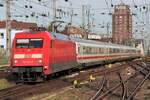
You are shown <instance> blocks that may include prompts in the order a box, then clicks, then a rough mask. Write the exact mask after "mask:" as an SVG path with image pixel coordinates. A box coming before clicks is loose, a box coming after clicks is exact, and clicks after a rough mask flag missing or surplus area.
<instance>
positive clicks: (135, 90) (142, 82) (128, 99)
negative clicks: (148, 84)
mask: <svg viewBox="0 0 150 100" xmlns="http://www.w3.org/2000/svg"><path fill="white" fill-rule="evenodd" d="M149 76H150V72H149V73H148V74H147V75H146V76H145V78H144V79H143V80H142V81H140V82H139V83H138V85H137V86H136V88H135V89H134V90H133V92H132V93H131V95H130V96H129V97H128V98H127V100H132V99H133V98H134V96H135V95H136V93H137V91H138V90H139V89H140V88H141V86H142V85H143V84H144V82H145V81H146V80H147V79H148V77H149Z"/></svg>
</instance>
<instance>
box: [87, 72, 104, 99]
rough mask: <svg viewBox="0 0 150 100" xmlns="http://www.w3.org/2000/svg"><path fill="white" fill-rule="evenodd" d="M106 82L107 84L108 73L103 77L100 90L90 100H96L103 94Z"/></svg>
mask: <svg viewBox="0 0 150 100" xmlns="http://www.w3.org/2000/svg"><path fill="white" fill-rule="evenodd" d="M105 82H106V73H105V75H104V77H103V80H102V83H101V87H100V89H99V90H98V91H97V92H96V94H95V95H94V96H93V97H92V98H91V99H90V100H96V98H97V97H98V96H99V95H100V94H101V92H102V90H103V88H104V85H105Z"/></svg>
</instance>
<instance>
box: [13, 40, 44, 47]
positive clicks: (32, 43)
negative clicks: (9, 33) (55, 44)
mask: <svg viewBox="0 0 150 100" xmlns="http://www.w3.org/2000/svg"><path fill="white" fill-rule="evenodd" d="M42 47H43V39H17V41H16V48H42Z"/></svg>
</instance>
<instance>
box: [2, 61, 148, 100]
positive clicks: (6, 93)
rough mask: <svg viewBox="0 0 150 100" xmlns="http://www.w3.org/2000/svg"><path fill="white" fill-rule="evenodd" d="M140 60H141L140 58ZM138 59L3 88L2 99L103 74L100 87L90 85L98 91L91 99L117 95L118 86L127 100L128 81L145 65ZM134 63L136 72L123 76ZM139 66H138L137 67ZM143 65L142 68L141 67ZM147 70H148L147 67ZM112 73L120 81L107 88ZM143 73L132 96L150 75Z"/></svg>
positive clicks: (36, 92) (23, 95) (70, 83)
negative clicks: (124, 71)
mask: <svg viewBox="0 0 150 100" xmlns="http://www.w3.org/2000/svg"><path fill="white" fill-rule="evenodd" d="M138 61H139V60H138ZM138 61H133V62H132V63H130V64H129V63H122V64H117V65H115V66H114V67H112V68H108V67H106V66H105V67H103V68H102V67H99V68H95V69H89V70H86V71H85V72H81V73H80V74H79V75H76V76H74V77H71V78H70V77H66V76H65V77H60V78H58V79H54V80H50V81H49V82H46V83H41V84H37V85H25V84H24V85H18V86H16V87H12V88H9V89H6V90H1V91H0V99H10V98H13V99H17V97H28V96H33V95H35V94H37V95H38V94H40V93H45V92H50V91H57V90H59V89H61V88H64V87H68V86H71V85H72V82H73V80H75V79H78V80H86V79H87V78H88V77H89V75H90V74H93V75H94V76H103V78H102V81H100V85H99V88H93V87H90V86H89V88H91V89H93V90H95V91H97V92H96V93H95V94H94V95H93V97H91V100H100V99H103V98H105V97H107V96H108V95H117V94H115V93H113V91H115V90H117V89H118V88H120V87H122V95H119V96H120V97H121V98H122V99H121V100H126V99H128V98H129V97H130V96H129V95H127V85H126V83H127V82H128V81H129V80H131V79H133V78H135V77H136V76H138V75H139V73H140V72H143V70H144V69H143V67H142V66H143V65H142V66H138V64H136V63H137V62H138ZM133 63H134V64H135V65H136V66H135V65H134V67H136V69H135V70H137V71H136V73H135V74H134V75H132V76H130V77H129V78H128V79H125V80H124V78H123V77H122V76H121V74H120V73H119V72H120V70H124V69H125V68H127V65H128V67H129V65H133ZM137 66H138V68H137ZM140 67H142V68H140ZM145 70H147V67H145ZM110 73H117V75H118V77H119V80H120V83H118V84H117V85H116V86H113V87H111V88H108V87H107V88H106V85H105V84H106V81H107V78H106V77H107V76H108V75H109V74H110ZM143 73H145V74H143V75H145V78H144V80H141V81H140V82H139V83H138V85H137V87H138V88H137V89H135V90H133V91H134V92H133V94H132V93H130V95H132V96H131V97H130V98H134V96H135V94H136V93H137V91H138V90H139V89H140V87H141V86H142V84H143V83H144V82H145V81H146V79H147V78H148V77H149V76H146V75H148V71H144V72H143ZM130 92H132V91H130Z"/></svg>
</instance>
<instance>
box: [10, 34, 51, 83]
mask: <svg viewBox="0 0 150 100" xmlns="http://www.w3.org/2000/svg"><path fill="white" fill-rule="evenodd" d="M45 35H46V34H43V33H36V34H31V33H17V34H16V35H15V38H14V40H13V45H12V58H11V66H12V72H13V76H14V78H15V80H17V81H19V82H20V81H21V82H22V81H23V82H32V81H34V82H35V81H43V78H44V77H45V75H46V74H49V72H50V71H49V67H48V65H49V62H48V61H49V48H48V47H49V44H50V42H49V41H50V40H49V39H50V38H48V37H49V36H45ZM45 50H46V51H45Z"/></svg>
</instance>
